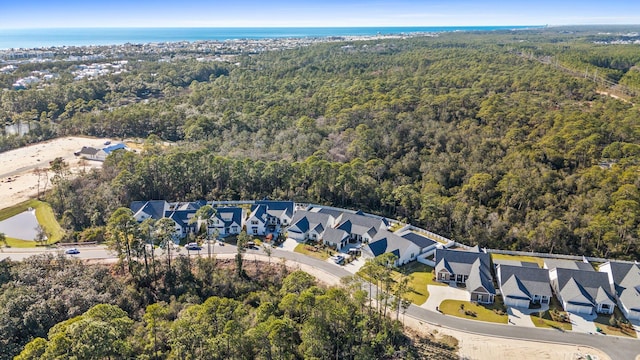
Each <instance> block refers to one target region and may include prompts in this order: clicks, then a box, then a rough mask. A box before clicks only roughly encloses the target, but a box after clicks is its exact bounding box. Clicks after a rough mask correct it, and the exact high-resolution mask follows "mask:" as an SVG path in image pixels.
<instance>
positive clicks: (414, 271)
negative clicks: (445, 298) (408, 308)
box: [391, 261, 446, 305]
mask: <svg viewBox="0 0 640 360" xmlns="http://www.w3.org/2000/svg"><path fill="white" fill-rule="evenodd" d="M402 271H403V272H404V273H405V274H406V275H407V276H409V279H410V280H409V287H410V288H411V289H412V291H410V292H408V293H407V294H406V295H405V297H406V298H407V300H409V301H411V302H412V303H414V304H416V305H422V304H424V303H425V302H426V301H427V299H428V298H429V291H428V290H427V285H439V286H446V284H442V283H439V282H437V281H435V280H434V279H433V277H434V274H433V268H432V267H431V266H428V265H425V264H421V263H419V262H417V261H414V262H411V263H410V264H408V265H405V266H403V267H402ZM391 276H392V277H393V279H394V280H395V281H396V282H398V281H400V279H401V278H402V274H401V273H400V272H398V271H394V272H393V273H392V274H391Z"/></svg>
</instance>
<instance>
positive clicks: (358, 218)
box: [335, 212, 387, 243]
mask: <svg viewBox="0 0 640 360" xmlns="http://www.w3.org/2000/svg"><path fill="white" fill-rule="evenodd" d="M336 223H337V226H336V227H335V228H336V229H340V230H344V231H346V232H347V233H348V234H349V240H350V241H351V242H362V243H367V242H371V241H372V240H373V238H374V236H375V235H376V233H378V231H380V230H383V229H386V228H387V226H386V224H385V223H384V221H382V220H381V219H378V218H376V217H373V216H368V215H364V214H363V213H355V214H352V213H347V212H344V213H342V214H341V215H340V217H338V219H336Z"/></svg>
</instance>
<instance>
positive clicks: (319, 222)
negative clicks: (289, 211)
mask: <svg viewBox="0 0 640 360" xmlns="http://www.w3.org/2000/svg"><path fill="white" fill-rule="evenodd" d="M334 222H335V219H334V218H333V217H332V216H331V215H329V214H323V213H318V212H312V211H306V210H298V211H296V213H295V215H293V219H292V220H291V226H289V228H288V229H287V235H288V237H290V238H292V239H294V240H296V241H306V240H320V239H321V238H322V237H323V235H324V232H325V231H326V230H327V229H328V228H330V227H332V226H333V223H334Z"/></svg>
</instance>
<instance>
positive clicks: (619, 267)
mask: <svg viewBox="0 0 640 360" xmlns="http://www.w3.org/2000/svg"><path fill="white" fill-rule="evenodd" d="M598 271H600V272H603V273H606V274H607V277H608V279H609V285H610V286H611V290H612V291H613V293H614V294H615V295H616V296H617V298H618V306H620V309H621V310H622V312H623V313H624V316H625V317H626V318H627V319H629V320H640V264H638V263H621V262H616V261H609V262H607V263H604V264H602V265H600V267H599V268H598Z"/></svg>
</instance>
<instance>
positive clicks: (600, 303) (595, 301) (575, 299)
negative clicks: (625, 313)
mask: <svg viewBox="0 0 640 360" xmlns="http://www.w3.org/2000/svg"><path fill="white" fill-rule="evenodd" d="M549 279H550V280H551V287H552V288H553V291H554V292H555V294H556V296H557V297H558V300H560V302H561V303H562V306H563V307H564V309H565V311H568V312H571V313H575V314H587V315H591V314H593V312H594V310H595V312H598V313H603V314H611V313H613V309H614V307H615V306H616V299H615V297H614V296H613V294H612V292H611V287H610V285H609V279H608V277H607V274H605V273H602V272H596V271H584V270H575V269H563V268H553V269H551V270H549Z"/></svg>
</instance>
